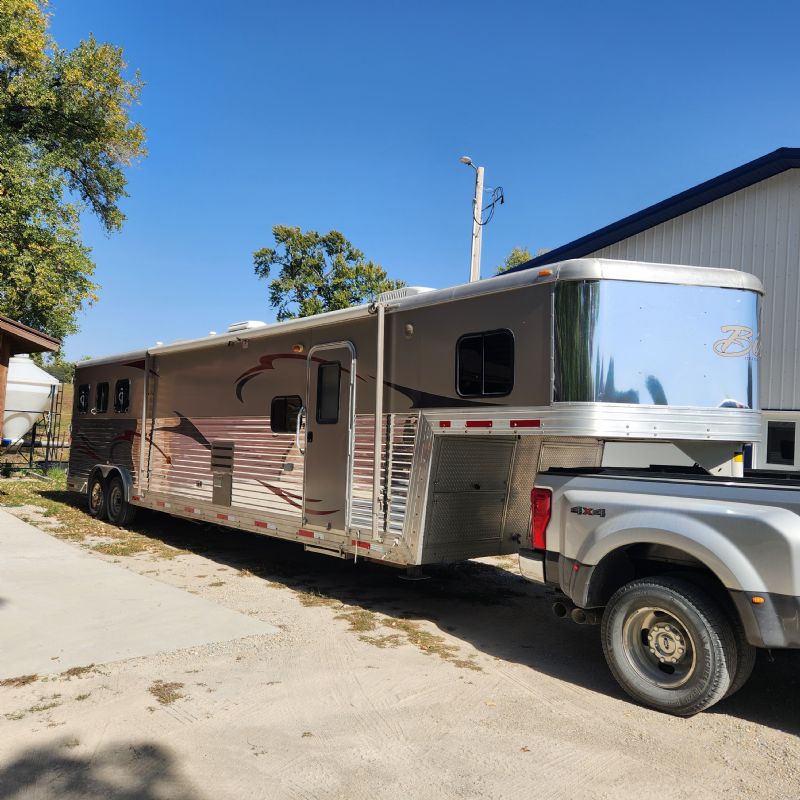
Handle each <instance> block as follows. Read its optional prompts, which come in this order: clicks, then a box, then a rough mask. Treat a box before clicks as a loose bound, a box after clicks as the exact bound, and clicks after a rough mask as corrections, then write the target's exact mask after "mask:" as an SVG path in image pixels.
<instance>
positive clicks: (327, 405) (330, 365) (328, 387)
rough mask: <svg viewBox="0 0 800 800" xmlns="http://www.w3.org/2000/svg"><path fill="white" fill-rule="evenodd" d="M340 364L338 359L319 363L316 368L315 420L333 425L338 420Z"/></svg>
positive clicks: (322, 423) (321, 423)
mask: <svg viewBox="0 0 800 800" xmlns="http://www.w3.org/2000/svg"><path fill="white" fill-rule="evenodd" d="M341 373H342V365H341V364H340V363H339V362H338V361H329V362H327V363H326V364H320V365H319V367H318V369H317V422H319V423H320V425H335V424H336V423H337V422H338V421H339V382H340V379H341Z"/></svg>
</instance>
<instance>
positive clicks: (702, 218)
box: [517, 147, 800, 470]
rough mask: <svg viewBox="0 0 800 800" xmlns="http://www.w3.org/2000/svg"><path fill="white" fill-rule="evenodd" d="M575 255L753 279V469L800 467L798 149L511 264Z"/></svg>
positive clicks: (746, 166) (785, 149)
mask: <svg viewBox="0 0 800 800" xmlns="http://www.w3.org/2000/svg"><path fill="white" fill-rule="evenodd" d="M584 256H597V257H600V258H615V259H626V260H631V261H633V260H636V261H650V262H660V263H671V264H691V265H695V266H706V267H734V268H738V269H742V270H744V271H745V272H751V273H753V274H754V275H756V276H758V277H759V278H760V279H761V281H762V283H763V284H764V288H765V290H766V298H765V302H764V305H763V320H762V341H761V357H762V362H761V363H762V370H761V391H760V400H761V408H762V409H763V410H764V412H765V413H764V431H763V440H762V443H761V444H760V445H758V446H756V447H755V448H754V453H753V466H754V467H758V468H762V469H777V470H796V469H800V447H798V446H797V443H798V440H799V439H800V437H798V435H797V425H798V422H800V366H799V365H798V362H797V346H798V343H800V148H790V147H782V148H780V149H778V150H775V151H774V152H772V153H769V154H767V155H765V156H762V157H761V158H758V159H756V160H755V161H751V162H749V163H747V164H744V165H742V166H741V167H737V168H736V169H733V170H731V171H730V172H726V173H724V174H723V175H720V176H718V177H716V178H713V179H711V180H709V181H706V182H705V183H701V184H699V185H698V186H695V187H693V188H691V189H688V190H686V191H685V192H681V193H680V194H677V195H675V196H674V197H670V198H668V199H667V200H664V201H662V202H660V203H657V204H655V205H653V206H650V207H649V208H645V209H643V210H642V211H639V212H637V213H636V214H632V215H631V216H628V217H625V218H624V219H621V220H619V221H618V222H614V223H612V224H610V225H607V226H606V227H604V228H601V229H600V230H597V231H595V232H594V233H590V234H588V235H587V236H583V237H581V238H580V239H576V240H575V241H573V242H570V243H569V244H565V245H563V246H562V247H558V248H556V249H555V250H551V251H549V252H547V253H545V254H544V255H541V256H538V257H537V258H535V259H533V260H531V261H528V262H527V263H525V264H524V265H521V266H520V267H518V268H517V269H526V268H530V267H538V266H541V265H544V264H549V263H552V262H557V261H563V260H564V259H568V258H580V257H584ZM676 324H680V317H679V315H678V316H676Z"/></svg>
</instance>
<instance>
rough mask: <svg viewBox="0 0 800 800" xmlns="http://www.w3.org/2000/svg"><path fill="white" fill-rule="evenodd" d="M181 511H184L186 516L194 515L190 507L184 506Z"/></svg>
mask: <svg viewBox="0 0 800 800" xmlns="http://www.w3.org/2000/svg"><path fill="white" fill-rule="evenodd" d="M183 510H184V511H185V512H186V513H187V514H194V509H193V508H192V507H191V506H184V507H183Z"/></svg>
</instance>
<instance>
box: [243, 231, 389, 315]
mask: <svg viewBox="0 0 800 800" xmlns="http://www.w3.org/2000/svg"><path fill="white" fill-rule="evenodd" d="M272 235H273V237H274V239H275V247H263V248H261V249H260V250H256V252H255V253H253V263H254V265H255V272H256V275H258V277H259V278H269V277H270V275H271V274H272V270H273V268H276V269H279V272H278V275H277V277H274V278H272V280H270V282H269V303H270V305H271V306H272V307H273V308H275V309H277V312H278V313H277V317H278V320H285V319H292V318H294V317H309V316H311V315H312V314H320V313H322V312H323V311H335V310H336V309H338V308H348V307H349V306H352V305H356V304H358V303H363V302H368V301H370V300H374V299H375V297H376V296H377V295H379V294H380V293H381V292H388V291H390V290H391V289H397V288H399V287H401V286H405V283H404V282H403V281H397V280H390V279H389V277H388V275H387V274H386V270H384V269H383V268H382V267H381V266H379V265H378V264H375V263H374V262H372V261H365V260H364V254H363V253H362V252H361V251H360V250H359V249H357V248H356V247H353V245H352V244H351V243H350V242H349V241H347V239H345V237H344V236H343V235H342V234H341V233H339V231H328V233H325V234H320V233H317V231H302V230H300V228H293V227H289V226H287V225H275V226H274V227H273V228H272Z"/></svg>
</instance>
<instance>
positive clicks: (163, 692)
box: [147, 680, 186, 706]
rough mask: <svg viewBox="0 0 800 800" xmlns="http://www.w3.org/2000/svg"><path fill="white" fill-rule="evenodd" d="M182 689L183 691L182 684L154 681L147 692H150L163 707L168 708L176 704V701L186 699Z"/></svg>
mask: <svg viewBox="0 0 800 800" xmlns="http://www.w3.org/2000/svg"><path fill="white" fill-rule="evenodd" d="M180 689H183V684H182V683H177V682H172V683H167V682H165V681H161V680H158V681H153V683H152V684H150V686H149V687H148V689H147V691H148V692H150V694H151V695H153V697H155V699H156V700H158V702H159V703H161V705H162V706H168V705H170V704H171V703H174V702H175V701H176V700H180V699H181V698H182V697H186V695H185V694H183V693H182V692H181V691H180Z"/></svg>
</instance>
